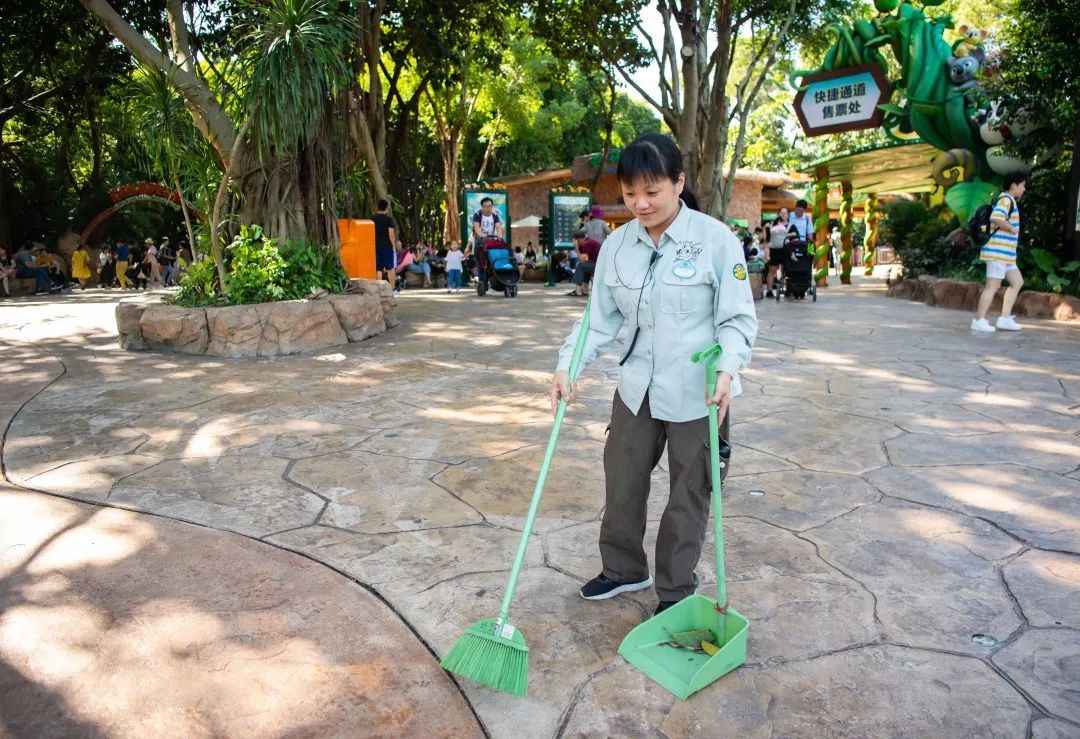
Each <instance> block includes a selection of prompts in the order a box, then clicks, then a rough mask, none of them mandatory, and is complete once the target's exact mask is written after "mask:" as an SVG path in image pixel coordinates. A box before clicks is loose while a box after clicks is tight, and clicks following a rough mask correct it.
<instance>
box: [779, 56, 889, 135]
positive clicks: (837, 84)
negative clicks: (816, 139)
mask: <svg viewBox="0 0 1080 739" xmlns="http://www.w3.org/2000/svg"><path fill="white" fill-rule="evenodd" d="M890 97H892V86H891V85H890V84H889V80H888V79H887V78H886V77H885V75H884V73H883V72H882V71H881V68H880V67H878V66H877V65H875V64H867V65H864V66H861V67H850V68H847V69H836V70H833V71H831V72H821V73H819V74H813V75H807V76H806V77H804V78H803V79H802V89H800V90H799V94H798V95H796V96H795V114H796V115H797V116H798V117H799V123H801V124H802V127H803V131H805V132H806V135H807V136H820V135H822V134H826V133H839V132H841V131H858V130H860V129H864V128H876V127H877V126H879V125H881V120H882V118H883V117H884V111H882V110H881V109H880V108H878V107H877V106H878V105H880V104H881V103H884V102H886V101H887V100H889V98H890Z"/></svg>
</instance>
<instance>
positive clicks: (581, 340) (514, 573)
mask: <svg viewBox="0 0 1080 739" xmlns="http://www.w3.org/2000/svg"><path fill="white" fill-rule="evenodd" d="M590 306H592V297H591V296H590V297H589V300H588V302H586V303H585V314H584V315H583V316H582V317H581V330H580V331H579V332H578V337H577V343H575V344H574V354H573V356H572V357H571V358H570V372H569V375H570V388H571V392H572V391H573V383H574V380H576V379H577V374H578V369H579V368H580V365H581V355H582V354H583V353H584V350H585V340H586V338H587V337H588V334H589V308H590ZM566 406H567V400H566V398H563V399H562V400H560V401H559V409H558V410H557V411H556V412H555V423H554V424H552V426H551V436H549V437H548V444H547V451H546V452H544V463H543V464H541V465H540V474H539V475H538V476H537V478H536V487H534V488H533V494H532V503H530V504H529V515H528V516H527V517H526V519H525V528H524V529H523V530H522V532H521V543H520V544H518V551H517V557H516V558H515V559H514V568H513V569H512V570H510V582H509V583H507V585H506V594H505V595H504V596H503V601H502V608H501V609H499V618H498V620H497V621H496V622H495V628H496V629H498V628H499V627H500V626H501V625H502V624H504V623H506V620H507V618H508V617H509V615H510V601H512V600H513V599H514V589H515V588H517V581H518V577H519V576H520V575H521V568H522V566H523V565H524V564H525V549H526V548H527V547H528V546H529V537H530V536H532V530H533V524H534V523H535V522H536V511H537V509H539V508H540V497H541V496H542V495H543V493H544V484H545V483H546V482H547V476H548V470H549V469H550V468H551V460H552V458H553V457H554V456H555V444H556V442H558V440H559V430H560V429H561V428H562V422H563V416H565V415H566Z"/></svg>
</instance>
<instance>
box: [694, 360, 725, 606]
mask: <svg viewBox="0 0 1080 739" xmlns="http://www.w3.org/2000/svg"><path fill="white" fill-rule="evenodd" d="M722 353H723V350H722V349H721V348H720V345H719V344H714V345H713V346H711V347H709V348H708V349H704V350H702V351H700V352H695V353H694V354H693V355H692V356H691V359H692V360H693V361H694V362H698V363H702V362H704V363H705V387H706V389H707V390H708V391H709V396H710V397H711V396H712V394H713V393H715V392H716V364H717V362H719V361H720V355H721V354H722ZM718 415H719V414H718V413H717V410H716V406H715V405H710V406H709V466H710V471H711V473H712V482H713V488H712V514H713V541H715V542H716V604H717V606H719V608H720V612H721V613H724V611H725V610H726V609H727V587H726V584H727V583H726V580H727V578H726V577H725V574H724V509H723V502H722V500H721V496H722V495H723V492H724V482H723V479H722V478H721V476H720V441H719V439H720V421H719V418H718Z"/></svg>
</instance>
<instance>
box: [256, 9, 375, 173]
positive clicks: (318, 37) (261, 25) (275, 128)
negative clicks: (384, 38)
mask: <svg viewBox="0 0 1080 739" xmlns="http://www.w3.org/2000/svg"><path fill="white" fill-rule="evenodd" d="M246 5H247V7H248V9H249V10H251V11H252V12H253V13H254V16H255V17H254V19H253V21H252V23H251V26H250V30H249V31H248V33H247V35H246V36H245V38H244V43H245V44H246V45H248V46H249V47H250V49H251V51H252V57H253V58H252V60H251V68H250V70H249V72H248V75H249V79H250V84H249V86H248V87H247V94H248V99H249V103H248V105H249V108H250V109H251V110H252V111H253V114H254V116H253V120H254V125H253V131H254V135H255V139H256V141H258V142H259V143H260V150H261V151H263V152H265V151H267V150H287V149H289V148H291V147H292V146H294V145H295V144H296V142H297V141H298V140H299V141H305V142H306V141H307V140H309V139H310V137H311V136H312V135H313V134H314V133H315V130H316V128H317V127H318V126H319V125H320V123H321V122H322V119H323V116H324V113H325V107H326V103H327V101H328V100H330V99H331V98H332V97H333V96H334V95H335V94H336V93H337V92H338V90H339V89H340V88H341V87H342V86H343V85H344V83H345V80H346V79H347V78H348V77H349V74H350V69H349V64H348V53H347V52H348V49H349V46H350V45H351V44H352V43H354V40H355V38H356V32H357V25H356V23H355V21H354V19H353V18H351V17H350V16H348V15H345V14H343V13H341V12H339V11H338V9H337V6H338V3H334V2H330V0H270V2H256V1H255V0H247V2H246Z"/></svg>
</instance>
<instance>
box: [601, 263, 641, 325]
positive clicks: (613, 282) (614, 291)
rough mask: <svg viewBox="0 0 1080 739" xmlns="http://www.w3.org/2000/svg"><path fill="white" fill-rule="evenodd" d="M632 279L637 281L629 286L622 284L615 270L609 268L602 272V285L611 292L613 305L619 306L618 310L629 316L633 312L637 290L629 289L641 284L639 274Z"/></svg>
mask: <svg viewBox="0 0 1080 739" xmlns="http://www.w3.org/2000/svg"><path fill="white" fill-rule="evenodd" d="M634 279H636V280H637V282H634V283H632V284H631V286H630V287H627V285H625V284H623V281H622V280H620V279H619V275H618V274H616V272H615V270H613V269H612V270H609V271H607V272H605V273H604V286H605V287H607V289H608V291H609V292H610V293H611V297H612V299H613V300H614V301H615V305H616V306H617V307H618V308H619V312H620V313H622V314H623V316H625V317H627V318H629V317H631V315H632V314H633V312H634V307H635V305H636V303H637V298H638V290H636V289H631V287H633V288H636V287H637V286H638V285H640V284H641V276H640V275H637V274H635V275H634Z"/></svg>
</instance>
